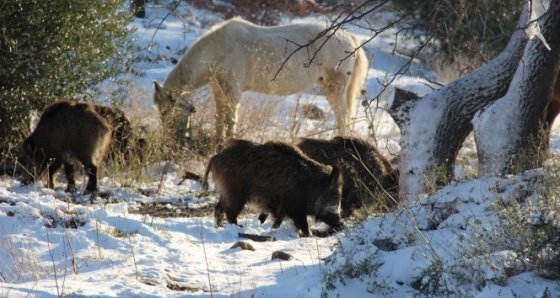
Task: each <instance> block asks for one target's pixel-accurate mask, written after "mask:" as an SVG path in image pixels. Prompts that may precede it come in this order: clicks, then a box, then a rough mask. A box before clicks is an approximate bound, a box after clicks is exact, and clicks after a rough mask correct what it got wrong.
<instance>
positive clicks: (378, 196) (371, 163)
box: [296, 136, 399, 217]
mask: <svg viewBox="0 0 560 298" xmlns="http://www.w3.org/2000/svg"><path fill="white" fill-rule="evenodd" d="M296 145H297V146H298V147H299V148H300V149H301V151H303V153H305V154H306V155H307V156H309V157H310V158H312V159H314V160H316V161H318V162H320V163H323V164H326V165H332V164H334V163H340V164H342V167H343V177H344V185H343V187H342V202H341V208H342V216H343V217H347V216H349V215H350V214H352V212H353V211H354V210H355V209H357V208H360V207H362V206H364V205H366V204H368V203H374V204H375V207H377V209H381V210H379V211H389V210H390V209H392V208H394V207H396V206H397V203H398V202H397V199H398V180H399V177H398V169H397V168H395V167H393V165H392V164H391V163H390V161H389V160H388V159H387V158H386V157H385V156H384V155H383V154H382V153H381V152H380V151H379V150H378V149H377V147H375V146H374V145H372V144H370V143H368V142H366V141H365V140H362V139H359V138H356V137H340V136H338V137H335V138H333V139H332V140H318V139H309V138H300V139H299V140H298V141H297V142H296Z"/></svg>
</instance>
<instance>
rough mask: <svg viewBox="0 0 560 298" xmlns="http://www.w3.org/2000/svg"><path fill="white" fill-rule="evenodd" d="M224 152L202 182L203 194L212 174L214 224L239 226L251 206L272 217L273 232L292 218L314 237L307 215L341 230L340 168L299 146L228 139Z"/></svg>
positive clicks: (304, 234) (214, 162)
mask: <svg viewBox="0 0 560 298" xmlns="http://www.w3.org/2000/svg"><path fill="white" fill-rule="evenodd" d="M224 148H225V149H223V151H222V152H220V153H218V154H216V155H214V156H213V157H212V158H211V159H210V162H209V163H208V167H207V169H206V173H205V175H204V178H203V183H202V188H203V192H205V191H206V190H207V189H208V175H209V173H212V177H213V181H214V187H215V190H216V192H217V194H218V203H217V204H216V206H215V209H214V217H215V220H216V225H217V226H221V225H222V221H223V216H224V213H225V215H226V217H227V221H228V222H229V223H232V224H237V216H238V215H239V213H240V212H241V211H242V210H243V209H244V207H245V205H246V204H250V205H251V206H252V207H255V208H256V209H257V210H258V211H262V212H267V213H270V214H272V216H273V217H274V219H275V222H274V225H273V228H278V226H279V225H280V223H282V220H283V219H284V218H285V217H289V218H291V219H292V220H293V222H294V225H295V226H296V229H300V230H301V232H302V234H303V236H310V235H311V232H310V230H309V226H308V223H307V216H308V215H312V216H314V217H315V219H316V220H319V221H322V222H325V223H326V224H328V225H329V226H330V227H331V228H332V229H334V230H339V229H341V228H342V223H341V221H340V199H341V188H342V173H341V170H340V168H339V167H337V166H334V167H332V166H326V165H323V164H320V163H318V162H316V161H314V160H312V159H310V158H308V157H307V156H305V154H303V153H302V152H301V150H299V149H298V148H297V147H295V146H293V145H291V144H287V143H282V142H276V141H272V142H267V143H265V144H255V143H253V142H250V141H245V140H236V139H232V140H228V141H227V142H226V143H225V145H224Z"/></svg>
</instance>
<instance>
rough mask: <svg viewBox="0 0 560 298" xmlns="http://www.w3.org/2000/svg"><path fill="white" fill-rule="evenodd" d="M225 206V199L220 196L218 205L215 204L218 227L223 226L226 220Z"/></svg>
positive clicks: (215, 218)
mask: <svg viewBox="0 0 560 298" xmlns="http://www.w3.org/2000/svg"><path fill="white" fill-rule="evenodd" d="M224 213H225V206H224V201H222V199H221V198H220V200H219V201H218V203H217V204H216V206H214V221H215V223H216V227H221V226H222V224H223V222H224Z"/></svg>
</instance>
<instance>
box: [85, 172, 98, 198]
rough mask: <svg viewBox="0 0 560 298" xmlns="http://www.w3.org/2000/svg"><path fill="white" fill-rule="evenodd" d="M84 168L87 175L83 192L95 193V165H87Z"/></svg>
mask: <svg viewBox="0 0 560 298" xmlns="http://www.w3.org/2000/svg"><path fill="white" fill-rule="evenodd" d="M85 168H86V173H87V175H88V184H87V186H86V190H85V191H84V194H89V193H91V194H92V195H94V194H96V193H97V167H96V166H95V165H88V166H85Z"/></svg>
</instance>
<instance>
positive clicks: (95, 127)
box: [19, 100, 112, 196]
mask: <svg viewBox="0 0 560 298" xmlns="http://www.w3.org/2000/svg"><path fill="white" fill-rule="evenodd" d="M111 133H112V128H111V125H110V124H109V123H108V122H107V120H105V118H103V117H102V116H101V115H99V114H98V113H97V112H96V111H95V109H94V107H93V106H92V105H91V104H88V103H76V102H72V101H66V100H64V101H59V102H56V103H53V104H51V105H49V106H47V107H46V108H45V110H44V111H43V114H42V115H41V118H40V119H39V122H38V123H37V127H36V128H35V130H34V131H33V132H32V133H31V135H30V136H29V137H28V138H27V139H25V141H24V142H23V145H22V147H21V153H20V158H19V162H20V163H21V165H22V166H23V167H24V170H23V175H22V178H21V182H22V184H23V185H25V184H29V183H31V182H34V181H35V179H40V178H41V177H43V176H44V175H45V174H48V182H47V183H48V184H47V186H48V187H49V188H53V187H54V183H53V178H54V176H55V174H56V172H57V171H58V170H59V169H60V168H61V167H62V166H64V173H65V174H66V178H67V180H68V185H67V187H66V191H67V192H75V191H76V182H75V180H74V164H75V163H76V162H77V161H79V162H80V163H81V164H82V165H83V166H84V168H85V170H86V173H87V175H88V183H87V186H86V189H85V193H92V196H93V195H95V194H96V193H97V176H98V174H99V170H100V167H101V164H102V163H103V160H104V159H105V157H106V155H107V152H108V150H109V145H110V142H111ZM47 169H48V173H46V172H47Z"/></svg>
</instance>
